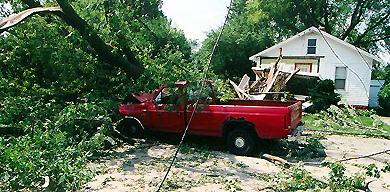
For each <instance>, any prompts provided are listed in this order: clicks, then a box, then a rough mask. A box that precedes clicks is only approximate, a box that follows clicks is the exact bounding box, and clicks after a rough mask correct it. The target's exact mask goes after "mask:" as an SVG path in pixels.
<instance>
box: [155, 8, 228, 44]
mask: <svg viewBox="0 0 390 192" xmlns="http://www.w3.org/2000/svg"><path fill="white" fill-rule="evenodd" d="M229 2H230V0H163V5H162V10H163V12H164V14H165V15H166V16H167V17H168V18H170V19H171V20H172V26H173V27H175V28H178V29H181V30H183V31H184V34H185V35H186V37H187V38H189V39H191V40H198V42H202V41H203V40H204V39H205V38H206V35H207V32H208V31H210V30H211V29H217V28H218V27H220V26H222V24H223V22H224V20H225V17H226V14H227V7H228V5H229Z"/></svg>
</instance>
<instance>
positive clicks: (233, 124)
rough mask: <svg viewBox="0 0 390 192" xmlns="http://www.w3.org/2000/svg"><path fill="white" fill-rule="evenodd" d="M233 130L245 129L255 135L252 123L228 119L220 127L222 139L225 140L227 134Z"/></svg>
mask: <svg viewBox="0 0 390 192" xmlns="http://www.w3.org/2000/svg"><path fill="white" fill-rule="evenodd" d="M235 129H245V130H248V131H251V132H253V133H255V134H256V135H257V133H256V130H255V125H254V124H253V123H251V122H249V121H246V120H241V119H229V120H226V121H225V123H224V124H223V127H222V133H223V137H224V138H226V137H227V135H228V133H229V132H230V131H232V130H235Z"/></svg>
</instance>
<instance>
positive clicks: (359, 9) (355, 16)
mask: <svg viewBox="0 0 390 192" xmlns="http://www.w3.org/2000/svg"><path fill="white" fill-rule="evenodd" d="M364 2H365V1H363V0H358V2H357V3H356V7H355V9H354V10H353V13H352V16H351V22H350V24H349V26H348V28H347V29H346V30H345V31H344V33H343V35H342V36H341V39H342V40H345V38H347V37H348V36H349V34H350V33H351V32H352V30H353V29H354V28H355V27H356V25H357V24H359V22H360V17H361V16H362V15H363V8H364Z"/></svg>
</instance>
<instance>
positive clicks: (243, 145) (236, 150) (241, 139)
mask: <svg viewBox="0 0 390 192" xmlns="http://www.w3.org/2000/svg"><path fill="white" fill-rule="evenodd" d="M226 144H227V148H228V149H229V152H230V153H233V154H235V155H251V154H253V152H254V151H255V149H256V138H255V137H254V135H253V133H252V132H251V131H249V130H245V129H235V130H232V131H230V132H229V133H228V136H227V140H226Z"/></svg>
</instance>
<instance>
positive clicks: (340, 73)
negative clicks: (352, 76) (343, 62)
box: [334, 67, 347, 90]
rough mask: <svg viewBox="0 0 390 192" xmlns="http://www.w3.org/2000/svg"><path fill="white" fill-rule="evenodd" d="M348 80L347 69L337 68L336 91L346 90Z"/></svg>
mask: <svg viewBox="0 0 390 192" xmlns="http://www.w3.org/2000/svg"><path fill="white" fill-rule="evenodd" d="M346 79H347V68H346V67H336V73H335V80H334V85H335V88H336V89H341V90H344V89H345V81H346Z"/></svg>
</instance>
